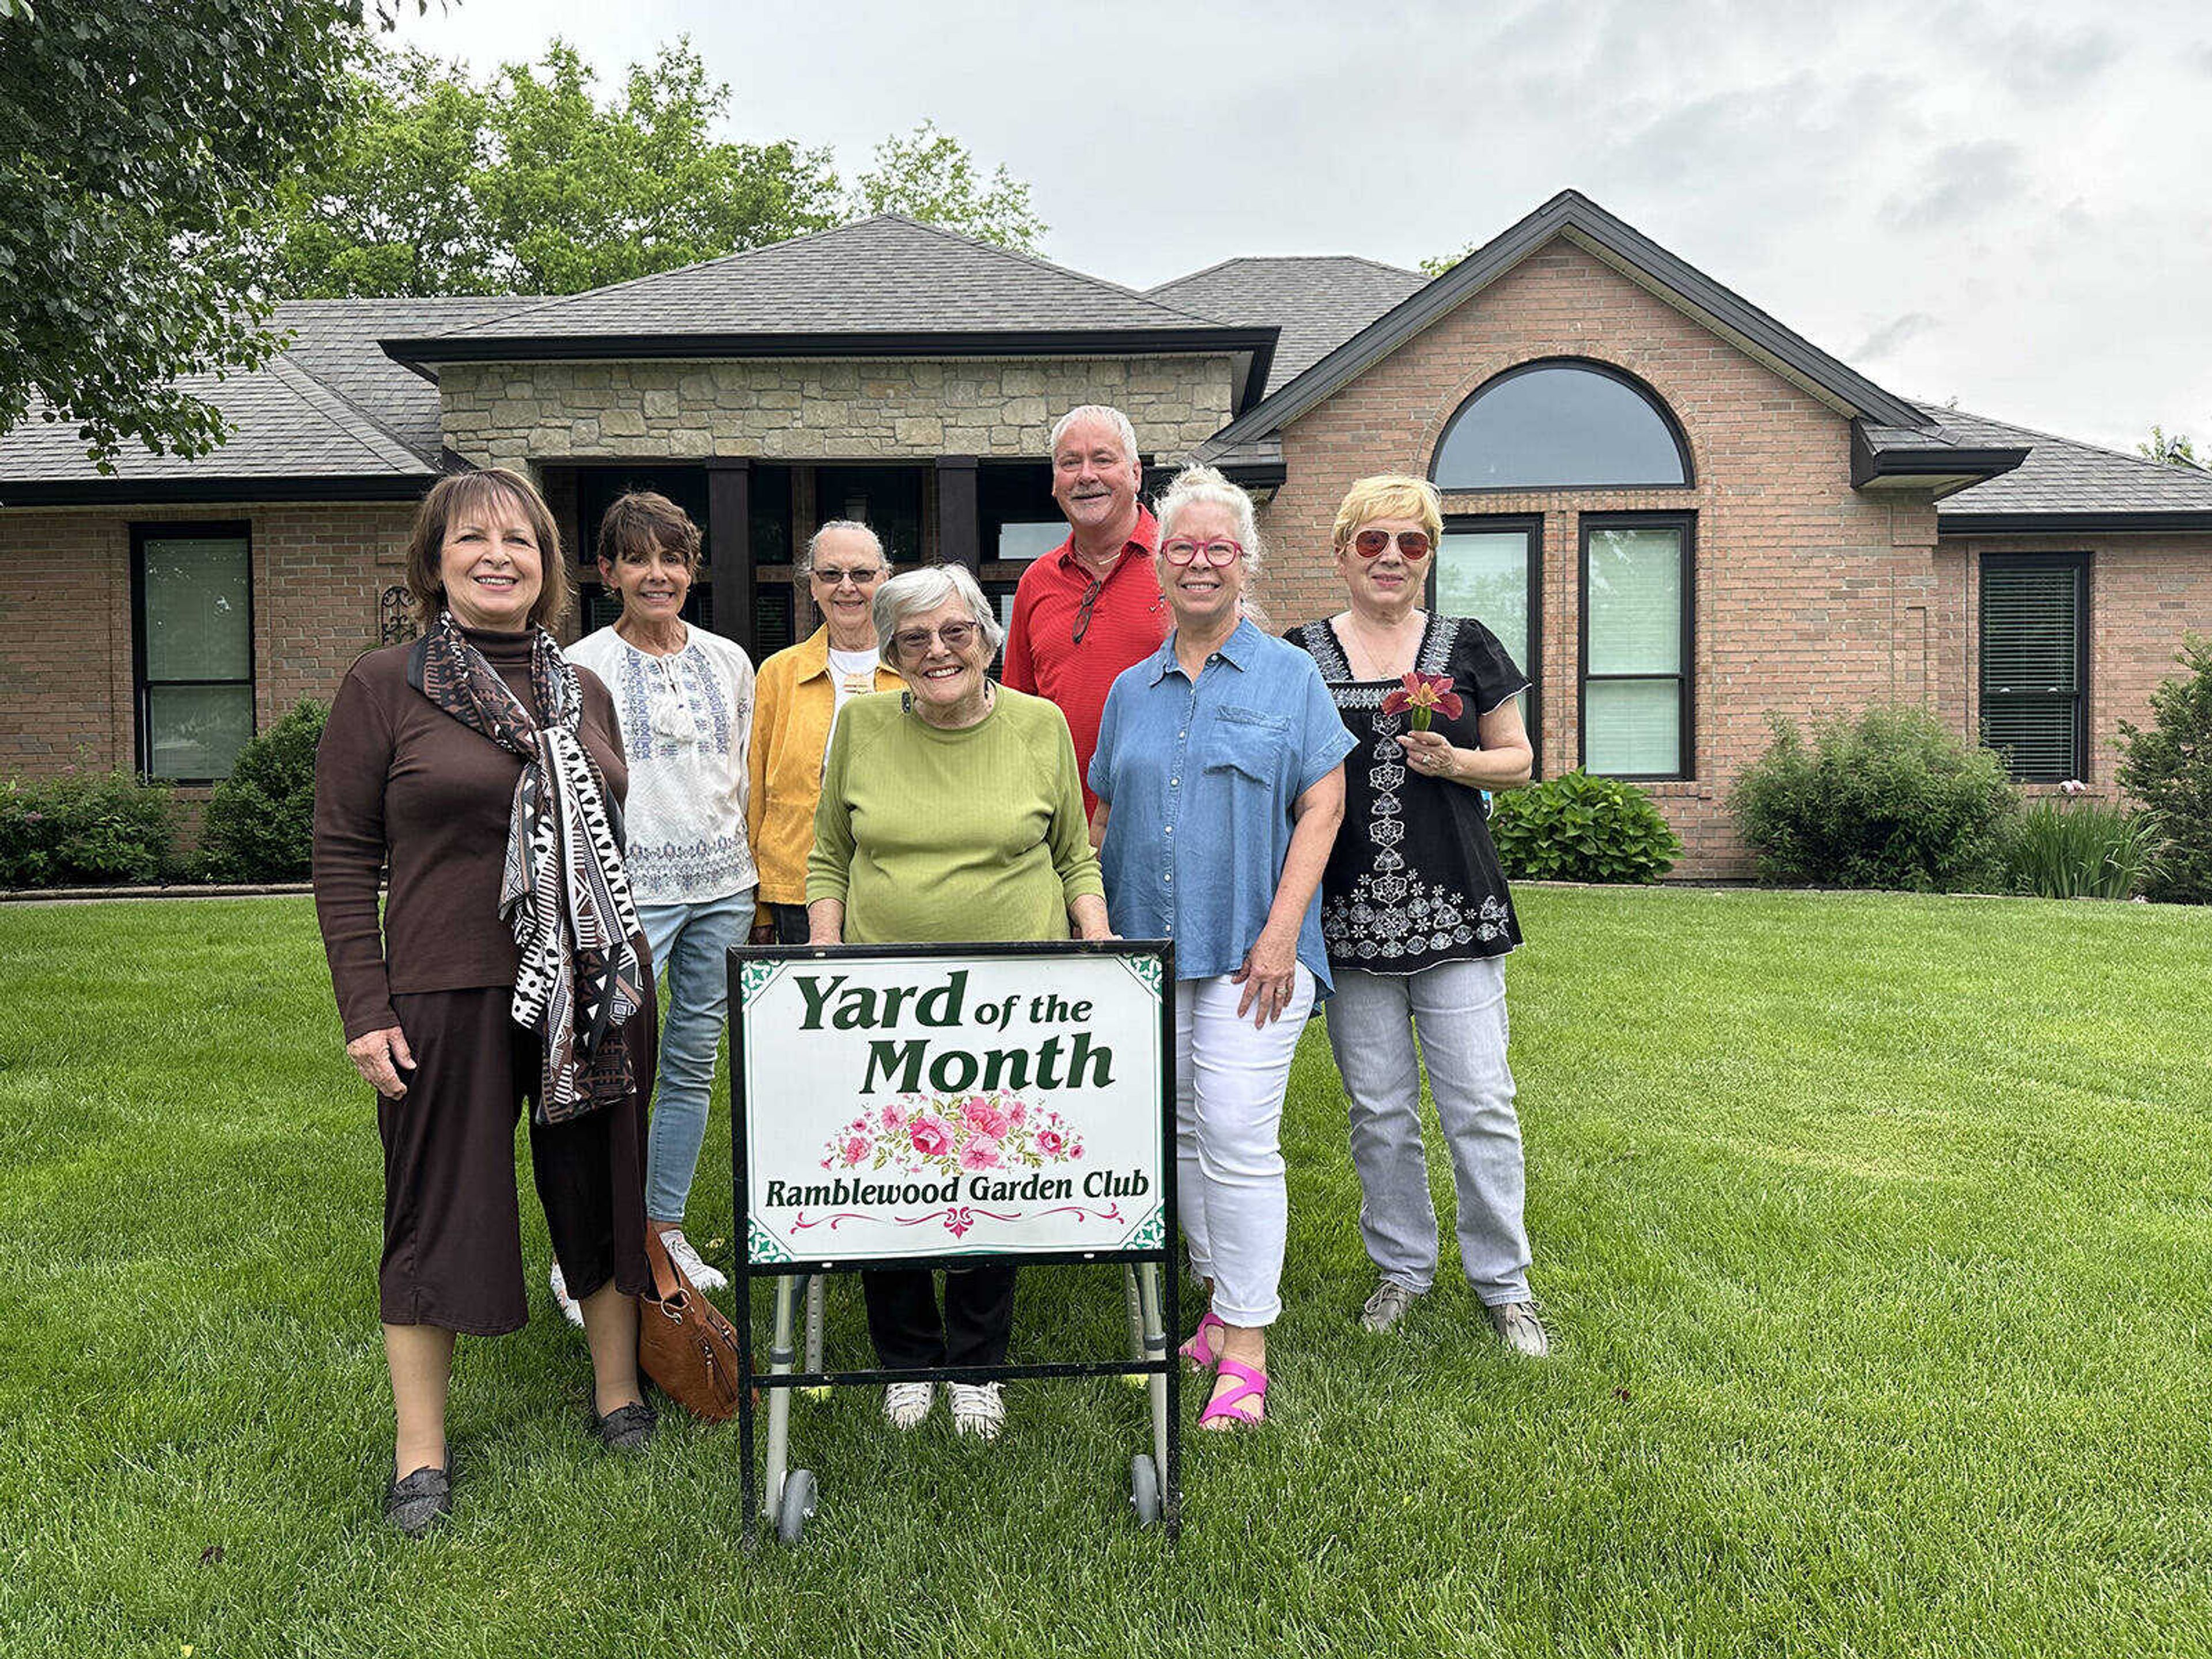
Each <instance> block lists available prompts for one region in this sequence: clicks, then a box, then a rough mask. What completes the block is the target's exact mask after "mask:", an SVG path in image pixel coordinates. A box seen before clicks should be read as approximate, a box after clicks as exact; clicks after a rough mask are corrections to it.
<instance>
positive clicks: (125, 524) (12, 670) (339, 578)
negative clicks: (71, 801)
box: [0, 502, 413, 793]
mask: <svg viewBox="0 0 2212 1659" xmlns="http://www.w3.org/2000/svg"><path fill="white" fill-rule="evenodd" d="M412 513H413V508H412V507H410V506H409V505H408V504H406V503H404V502H396V503H392V504H389V505H386V504H383V503H374V504H370V503H347V504H329V505H325V504H319V503H308V502H303V503H296V504H295V503H264V504H261V505H254V504H252V503H246V504H241V505H237V506H231V507H202V506H197V505H195V506H191V507H143V508H138V509H135V510H131V509H117V508H110V507H36V508H33V507H21V508H14V509H9V510H7V511H0V561H4V562H5V564H6V567H7V568H8V569H9V570H10V571H11V572H13V573H14V575H13V580H14V583H15V599H16V601H17V622H18V625H17V626H15V627H14V628H11V629H8V630H7V631H6V633H5V635H4V636H0V684H5V685H6V686H7V688H8V696H7V699H6V702H5V705H4V707H0V776H4V775H8V774H10V773H15V774H21V775H29V776H33V777H44V776H52V775H54V774H56V773H58V772H60V771H63V770H64V769H66V768H68V767H70V766H71V765H73V764H75V763H76V762H77V761H78V759H79V758H80V757H82V759H83V760H84V761H85V762H86V763H88V764H89V765H91V766H93V767H94V768H98V769H106V768H111V767H119V768H125V769H129V768H131V767H135V766H136V765H137V732H136V714H135V710H134V708H133V705H132V696H133V691H132V681H131V526H132V525H134V524H142V525H148V526H187V525H191V524H195V523H204V522H208V521H210V520H214V521H223V522H236V521H238V520H246V521H247V522H248V523H249V524H250V525H251V526H252V572H253V658H254V669H255V672H254V718H255V723H256V725H257V726H258V728H260V729H261V730H264V731H265V730H267V729H268V727H269V726H270V725H272V724H274V723H275V721H276V720H277V719H278V718H279V717H281V716H282V715H283V713H284V711H285V710H286V709H288V708H290V707H291V706H292V705H293V704H294V703H295V702H298V701H299V700H300V699H301V697H306V696H314V697H322V698H325V699H327V698H328V697H329V696H331V694H332V693H333V692H335V691H336V690H337V685H338V681H339V680H340V679H341V678H343V675H344V673H345V671H346V669H347V668H348V667H349V665H351V664H352V662H353V659H355V658H356V657H358V656H359V655H360V654H361V653H362V652H364V651H367V650H369V649H371V648H372V647H374V646H375V645H376V643H377V627H378V614H377V598H378V595H379V594H380V593H381V592H383V590H384V589H385V588H386V587H387V586H391V585H392V584H393V583H397V582H404V580H406V572H405V569H404V565H403V559H404V553H405V550H406V541H407V526H408V521H409V519H410V516H411V514H412ZM196 793H197V792H196Z"/></svg>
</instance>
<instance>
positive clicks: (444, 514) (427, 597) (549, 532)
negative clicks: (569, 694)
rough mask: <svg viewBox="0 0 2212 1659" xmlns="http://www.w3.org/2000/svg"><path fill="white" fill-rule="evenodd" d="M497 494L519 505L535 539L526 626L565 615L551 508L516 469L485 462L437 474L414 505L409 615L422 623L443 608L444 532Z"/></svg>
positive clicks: (562, 566)
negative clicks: (533, 592) (534, 595)
mask: <svg viewBox="0 0 2212 1659" xmlns="http://www.w3.org/2000/svg"><path fill="white" fill-rule="evenodd" d="M501 496H504V497H506V498H507V500H508V501H513V503H514V504H515V505H516V506H517V507H520V508H521V509H522V516H523V517H524V518H525V519H526V520H529V522H530V533H531V534H532V535H533V536H535V537H536V538H538V579H539V582H540V586H539V587H538V599H537V603H535V604H534V605H532V606H531V607H530V621H531V625H532V627H536V628H557V627H559V626H560V624H561V621H562V618H563V617H566V616H567V615H568V599H569V593H568V562H567V561H566V560H565V559H563V558H562V555H561V532H560V529H559V528H558V526H556V525H555V524H554V522H553V512H552V509H551V508H550V507H547V506H546V505H545V498H544V496H543V495H539V494H538V486H537V485H536V484H533V483H531V482H530V480H529V479H527V478H526V477H523V476H522V474H520V472H517V471H514V470H513V468H511V467H504V466H488V467H485V468H484V469H483V471H480V472H457V473H455V474H453V477H449V478H441V479H439V480H438V482H437V483H435V484H432V485H431V486H430V493H429V494H428V495H425V496H424V497H423V498H422V505H421V506H419V507H416V509H415V525H414V527H413V529H411V530H410V531H409V532H408V534H407V596H408V597H409V598H410V599H412V600H414V602H415V620H416V622H418V623H421V624H422V626H423V627H425V628H428V627H429V626H430V624H431V623H434V622H435V621H437V619H438V613H439V612H440V611H443V610H444V609H445V608H446V583H445V579H444V577H443V576H441V574H439V564H440V558H439V556H440V554H441V552H442V551H443V550H444V548H445V545H446V532H447V531H448V530H449V529H451V528H452V527H453V521H454V520H456V519H459V518H460V517H461V516H462V515H463V514H465V513H473V512H477V511H480V510H481V509H483V507H485V506H486V505H487V504H489V503H490V502H492V501H497V500H498V499H499V498H500V497H501Z"/></svg>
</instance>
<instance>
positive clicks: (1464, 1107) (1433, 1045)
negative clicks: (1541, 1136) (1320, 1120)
mask: <svg viewBox="0 0 2212 1659" xmlns="http://www.w3.org/2000/svg"><path fill="white" fill-rule="evenodd" d="M1334 979H1335V981H1336V994H1335V995H1334V996H1333V997H1332V998H1330V999H1329V1002H1328V1042H1329V1047H1330V1048H1332V1049H1333V1050H1334V1051H1335V1054H1336V1069H1337V1071H1338V1072H1339V1073H1340V1074H1341V1075H1342V1076H1343V1079H1344V1091H1345V1093H1346V1095H1347V1096H1348V1097H1350V1099H1351V1103H1352V1111H1351V1115H1352V1165H1353V1167H1354V1168H1355V1169H1357V1170H1358V1171H1359V1192H1360V1203H1359V1231H1360V1236H1361V1237H1362V1239H1363V1240H1364V1242H1365V1243H1366V1246H1367V1255H1368V1259H1369V1260H1370V1261H1373V1262H1374V1264H1375V1267H1376V1272H1378V1273H1381V1274H1382V1275H1383V1278H1385V1279H1395V1280H1396V1281H1397V1282H1398V1283H1399V1284H1401V1285H1405V1286H1406V1287H1407V1289H1408V1290H1412V1291H1425V1290H1427V1289H1428V1288H1429V1287H1430V1285H1432V1284H1433V1283H1435V1281H1436V1276H1437V1212H1436V1206H1435V1205H1434V1204H1433V1203H1432V1202H1431V1200H1430V1197H1429V1164H1428V1156H1427V1153H1426V1151H1425V1148H1424V1147H1423V1146H1422V1145H1421V1072H1420V1065H1419V1064H1417V1063H1416V1059H1415V1054H1414V1044H1415V1039H1416V1033H1417V1032H1418V1034H1419V1060H1420V1062H1422V1063H1425V1064H1426V1066H1428V1071H1429V1091H1430V1093H1431V1094H1432V1095H1433V1096H1434V1097H1436V1103H1437V1122H1438V1123H1439V1124H1440V1125H1441V1126H1442V1127H1443V1132H1444V1143H1445V1145H1446V1146H1448V1147H1449V1149H1450V1152H1451V1164H1452V1181H1453V1183H1454V1185H1455V1187H1456V1188H1458V1193H1459V1230H1458V1231H1459V1255H1460V1266H1461V1267H1462V1269H1463V1270H1464V1271H1465V1272H1466V1273H1467V1282H1468V1284H1469V1285H1473V1286H1474V1293H1475V1295H1476V1296H1477V1297H1480V1299H1481V1301H1482V1303H1483V1304H1484V1305H1485V1306H1486V1307H1496V1306H1498V1305H1499V1304H1502V1303H1507V1302H1526V1301H1527V1300H1528V1261H1529V1254H1528V1229H1527V1227H1526V1226H1525V1225H1524V1224H1523V1222H1522V1204H1523V1202H1524V1195H1525V1194H1526V1191H1527V1186H1528V1177H1527V1174H1526V1170H1525V1167H1524V1164H1523V1162H1522V1152H1521V1120H1520V1119H1519V1118H1518V1117H1517V1116H1516V1115H1515V1113H1514V1110H1513V1073H1512V1072H1511V1071H1510V1069H1509V1068H1508V1067H1507V1066H1506V1063H1505V1043H1506V1018H1505V968H1504V959H1503V958H1502V957H1489V958H1487V959H1486V960H1483V961H1479V962H1446V963H1437V965H1436V966H1435V967H1433V968H1425V969H1421V971H1420V972H1419V973H1416V974H1402V975H1401V974H1370V973H1365V972H1363V971H1362V970H1360V969H1357V968H1336V969H1334Z"/></svg>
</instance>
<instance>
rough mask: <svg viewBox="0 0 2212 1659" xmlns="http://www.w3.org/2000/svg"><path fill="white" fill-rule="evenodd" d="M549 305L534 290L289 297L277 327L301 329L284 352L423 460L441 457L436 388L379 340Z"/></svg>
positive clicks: (278, 315) (279, 309)
mask: <svg viewBox="0 0 2212 1659" xmlns="http://www.w3.org/2000/svg"><path fill="white" fill-rule="evenodd" d="M541 303H543V301H541V300H540V299H539V298H538V296H536V295H512V294H509V295H492V296H487V297H483V298H478V297H476V296H473V295H468V296H450V297H445V298H440V299H429V300H290V301H286V302H285V303H283V305H280V306H278V307H276V321H277V324H278V325H279V326H281V327H284V328H289V329H291V330H294V331H295V333H294V337H293V340H292V343H291V345H290V346H289V348H288V349H286V352H285V356H288V357H289V358H290V359H291V360H292V361H293V362H295V363H297V364H299V365H300V366H301V368H305V369H306V370H307V372H308V373H309V374H313V376H314V377H315V378H316V379H317V380H320V381H322V382H323V384H324V385H325V386H329V387H330V388H331V390H333V391H334V392H337V393H338V394H339V395H340V396H341V397H343V398H344V399H345V400H346V401H347V402H348V403H349V404H353V405H354V406H355V407H356V408H357V409H360V410H362V412H363V413H365V414H367V415H368V416H370V417H371V418H372V419H374V420H375V421H376V422H379V423H380V424H381V425H382V426H383V427H384V428H385V429H386V430H387V431H389V432H390V433H392V435H393V436H395V437H397V438H398V440H399V441H401V442H402V443H404V444H405V445H406V446H407V447H409V448H410V449H411V450H413V451H414V452H415V453H416V454H418V455H420V456H422V458H423V459H425V460H431V461H435V459H437V457H438V448H439V442H440V440H439V433H438V388H437V386H436V384H435V382H434V381H430V380H424V379H423V378H422V376H421V375H420V374H416V372H415V371H414V370H413V369H411V368H407V367H406V366H405V365H404V364H402V363H396V362H392V359H391V358H390V357H389V356H386V353H385V350H384V348H383V347H382V346H380V345H379V344H378V343H377V342H378V341H379V340H380V339H382V338H384V337H386V336H387V335H390V334H392V333H395V332H416V331H421V332H426V333H427V332H433V331H440V330H443V329H449V328H465V327H468V326H470V325H472V324H477V323H482V322H485V321H487V320H489V319H491V318H494V317H497V316H501V315H503V314H504V313H507V312H510V311H515V310H520V309H521V308H522V307H527V306H534V305H538V304H541Z"/></svg>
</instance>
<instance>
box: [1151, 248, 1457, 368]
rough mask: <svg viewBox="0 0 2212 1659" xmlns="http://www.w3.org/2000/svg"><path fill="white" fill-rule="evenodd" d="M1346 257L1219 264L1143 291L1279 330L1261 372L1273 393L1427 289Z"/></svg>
mask: <svg viewBox="0 0 2212 1659" xmlns="http://www.w3.org/2000/svg"><path fill="white" fill-rule="evenodd" d="M1428 281H1429V279H1428V278H1427V277H1425V276H1422V275H1421V273H1420V272H1419V271H1418V270H1400V269H1399V268H1398V267H1397V266H1396V265H1386V264H1379V263H1377V262H1376V261H1375V260H1373V259H1362V258H1357V257H1355V256H1353V255H1350V254H1320V255H1313V256H1310V257H1301V258H1249V259H1224V260H1223V261H1222V262H1221V263H1220V264H1216V265H1208V266H1207V267H1206V269H1205V270H1194V271H1192V272H1191V273H1190V274H1189V275H1188V276H1177V277H1176V278H1174V279H1173V280H1171V281H1169V282H1164V283H1160V284H1159V285H1158V287H1157V288H1152V289H1146V294H1147V295H1149V297H1151V298H1152V299H1155V300H1161V301H1166V302H1167V303H1168V304H1170V305H1174V306H1180V307H1182V308H1183V309H1184V310H1186V311H1194V312H1197V313H1200V315H1202V316H1206V317H1215V318H1218V319H1220V320H1221V321H1223V322H1225V323H1259V324H1267V323H1273V324H1276V325H1279V326H1280V327H1281V329H1282V331H1283V333H1282V338H1281V339H1280V340H1279V341H1278V342H1277V343H1276V345H1275V361H1274V366H1273V368H1272V369H1271V370H1270V371H1269V373H1268V375H1267V390H1268V391H1269V392H1273V391H1274V390H1275V388H1276V387H1278V386H1282V385H1283V384H1285V382H1286V381H1288V380H1291V378H1293V377H1294V376H1296V375H1298V374H1304V372H1305V371H1306V370H1307V369H1309V368H1312V367H1313V366H1314V364H1316V363H1317V362H1320V361H1321V360H1322V358H1323V357H1325V356H1328V354H1329V353H1330V352H1332V351H1334V349H1336V348H1337V347H1338V346H1340V345H1342V344H1343V343H1345V342H1346V340H1348V339H1350V338H1351V337H1352V336H1353V335H1355V334H1357V333H1358V332H1359V331H1360V330H1361V329H1363V328H1365V327H1366V326H1367V325H1368V324H1370V323H1371V322H1373V321H1374V320H1375V319H1376V318H1377V317H1380V316H1381V315H1382V314H1383V313H1384V312H1386V311H1388V310H1389V309H1390V307H1392V306H1395V305H1396V304H1397V303H1398V302H1399V301H1401V300H1403V299H1404V298H1406V297H1407V295H1410V294H1413V293H1415V292H1416V291H1418V290H1419V289H1422V288H1425V287H1426V286H1427V284H1428Z"/></svg>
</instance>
